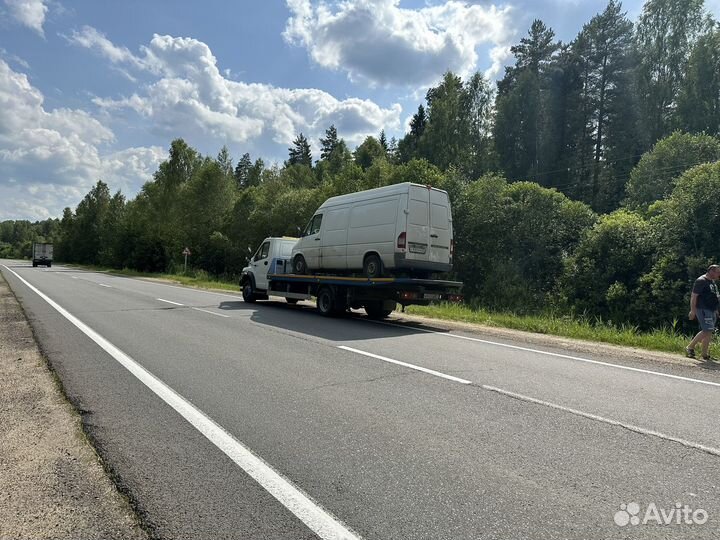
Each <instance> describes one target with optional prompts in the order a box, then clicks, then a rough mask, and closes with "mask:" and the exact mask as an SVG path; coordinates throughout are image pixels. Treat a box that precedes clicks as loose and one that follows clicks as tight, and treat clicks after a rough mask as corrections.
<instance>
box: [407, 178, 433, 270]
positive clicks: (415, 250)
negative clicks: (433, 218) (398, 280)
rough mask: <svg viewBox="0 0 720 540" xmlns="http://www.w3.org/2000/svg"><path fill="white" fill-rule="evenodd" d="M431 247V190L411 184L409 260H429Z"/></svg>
mask: <svg viewBox="0 0 720 540" xmlns="http://www.w3.org/2000/svg"><path fill="white" fill-rule="evenodd" d="M429 247H430V190H429V189H428V188H426V187H424V186H413V185H411V186H410V193H409V197H408V209H407V245H406V248H407V251H406V255H405V259H406V260H409V261H428V260H430V259H429V258H428V257H429Z"/></svg>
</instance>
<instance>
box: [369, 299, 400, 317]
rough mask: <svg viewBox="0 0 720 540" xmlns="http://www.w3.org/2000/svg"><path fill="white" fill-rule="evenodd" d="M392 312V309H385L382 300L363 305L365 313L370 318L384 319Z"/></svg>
mask: <svg viewBox="0 0 720 540" xmlns="http://www.w3.org/2000/svg"><path fill="white" fill-rule="evenodd" d="M392 312H393V310H392V309H385V308H384V307H383V305H382V302H373V303H372V304H367V305H365V313H367V316H368V317H369V318H371V319H376V320H379V319H386V318H387V316H388V315H390V314H391V313H392Z"/></svg>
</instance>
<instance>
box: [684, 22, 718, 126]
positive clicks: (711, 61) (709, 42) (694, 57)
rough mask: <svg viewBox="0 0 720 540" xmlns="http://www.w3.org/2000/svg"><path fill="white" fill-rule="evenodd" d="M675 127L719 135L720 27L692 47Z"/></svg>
mask: <svg viewBox="0 0 720 540" xmlns="http://www.w3.org/2000/svg"><path fill="white" fill-rule="evenodd" d="M677 124H678V126H679V127H680V128H681V129H683V130H685V131H689V132H692V133H707V134H710V135H720V26H718V27H716V28H714V29H713V30H711V31H710V32H708V33H707V34H706V35H704V36H702V37H701V38H700V39H699V40H698V42H697V43H696V44H695V47H694V48H693V51H692V54H691V55H690V60H689V61H688V69H687V76H686V77H685V80H684V81H683V84H682V86H681V88H680V95H679V96H678V107H677Z"/></svg>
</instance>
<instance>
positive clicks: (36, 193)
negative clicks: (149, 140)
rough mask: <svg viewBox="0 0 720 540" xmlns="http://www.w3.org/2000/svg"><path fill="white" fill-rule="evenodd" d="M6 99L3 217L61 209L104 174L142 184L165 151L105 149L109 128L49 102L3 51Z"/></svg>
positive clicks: (115, 185)
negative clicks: (48, 107)
mask: <svg viewBox="0 0 720 540" xmlns="http://www.w3.org/2000/svg"><path fill="white" fill-rule="evenodd" d="M0 104H1V107H2V110H3V114H2V115H0V220H3V219H10V218H11V217H24V218H27V217H34V218H44V217H49V216H58V215H60V212H61V211H62V208H63V207H64V206H73V207H74V206H75V205H77V203H78V202H79V201H80V199H81V198H82V196H83V195H84V194H85V193H86V192H87V190H88V189H89V188H90V187H91V186H92V185H93V184H94V183H95V182H97V180H98V179H101V178H102V179H103V180H105V181H106V182H108V183H109V184H110V186H111V188H112V189H123V190H124V191H126V192H134V191H137V189H138V188H139V187H140V185H142V183H143V182H144V181H147V180H149V179H150V178H151V175H152V171H154V170H155V168H156V167H157V165H158V163H159V162H160V161H161V159H162V157H163V156H164V152H163V150H162V149H160V148H157V147H152V148H129V149H126V150H122V151H114V152H111V151H109V150H107V149H106V147H107V146H108V145H109V144H110V143H112V142H113V141H114V140H115V137H114V134H113V132H112V131H111V130H110V129H109V128H107V127H106V126H104V125H103V124H101V123H100V122H99V121H98V120H96V119H95V118H93V117H92V116H90V114H88V113H87V112H85V111H82V110H77V109H66V108H61V109H54V110H52V111H47V110H45V107H44V97H43V95H42V93H41V92H40V91H39V90H38V89H37V88H35V87H34V86H32V85H31V84H30V81H29V80H28V78H27V76H26V75H25V74H23V73H18V72H16V71H13V70H12V69H11V68H10V66H9V65H8V64H7V63H6V62H5V61H4V60H2V59H0Z"/></svg>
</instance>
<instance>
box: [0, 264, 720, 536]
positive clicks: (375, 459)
mask: <svg viewBox="0 0 720 540" xmlns="http://www.w3.org/2000/svg"><path fill="white" fill-rule="evenodd" d="M2 265H6V266H2ZM0 270H1V271H2V273H3V275H4V276H5V279H6V280H7V281H8V282H9V284H10V286H11V287H12V289H13V291H14V292H15V294H16V295H17V296H18V298H19V299H20V301H21V303H22V305H23V306H24V308H25V310H26V313H27V314H28V317H29V319H30V322H31V324H32V326H33V328H34V330H35V333H36V335H37V338H38V341H39V343H40V346H41V349H42V350H43V352H44V353H45V354H46V355H47V356H48V358H49V359H50V361H51V363H52V365H53V367H54V369H55V370H56V371H57V373H58V375H59V377H60V379H61V380H62V383H63V385H64V388H65V390H66V392H67V394H68V396H69V398H70V399H71V400H72V402H73V403H75V404H76V406H77V407H78V408H79V409H80V410H81V411H82V414H83V418H84V422H85V424H86V428H87V430H88V432H89V434H90V436H91V437H92V439H94V442H95V444H96V447H97V448H98V449H99V452H100V454H101V455H102V457H103V458H104V460H105V461H106V463H107V465H108V467H109V468H110V469H111V470H112V472H113V474H114V476H115V478H116V481H117V482H118V483H119V485H120V486H121V487H122V489H123V490H125V491H126V493H127V494H128V495H129V496H130V497H131V499H132V501H133V502H134V504H135V506H136V507H137V509H138V511H139V513H140V514H141V516H142V519H143V520H144V522H145V523H146V524H147V526H148V527H149V528H150V530H151V531H152V533H153V534H154V535H155V536H156V537H158V538H208V539H210V538H212V539H216V538H253V539H254V538H258V539H266V538H268V539H269V538H283V539H296V538H316V537H322V538H342V537H346V538H353V537H354V538H366V539H379V538H383V539H416V538H417V539H420V538H426V539H474V538H498V539H508V538H533V539H544V538H653V539H656V538H689V537H692V538H717V537H718V535H719V530H718V528H719V525H720V399H719V398H720V373H718V372H715V371H712V370H701V369H699V368H691V367H682V366H676V367H672V366H669V365H666V364H654V363H652V362H639V361H632V360H628V359H623V358H608V357H607V356H604V357H600V356H597V357H593V356H589V355H578V354H573V353H572V352H568V351H564V350H561V349H551V348H542V349H540V348H538V347H535V346H530V345H527V344H525V343H522V342H510V341H499V340H497V339H494V338H487V339H486V338H483V337H482V336H480V335H477V334H464V333H462V332H447V331H444V330H440V329H435V328H433V327H430V326H423V327H420V328H417V327H412V326H407V325H397V324H380V323H374V322H371V321H368V320H366V319H365V318H364V317H362V316H359V315H357V316H352V317H347V318H343V319H325V318H322V317H320V316H319V315H317V314H315V313H314V311H313V310H312V309H311V308H310V307H309V304H308V305H306V306H300V305H298V306H289V305H286V304H284V303H283V302H282V301H278V302H269V303H262V302H260V303H257V304H254V305H249V304H245V303H243V301H242V298H241V297H239V296H238V295H234V294H232V293H229V294H219V293H214V292H207V291H200V290H194V289H187V288H182V287H177V286H172V285H166V284H162V283H157V282H149V281H144V280H139V279H131V278H125V277H116V276H108V275H105V274H99V273H92V272H83V271H78V270H75V269H70V268H64V267H62V266H53V268H51V269H43V268H32V267H31V265H29V264H28V263H25V262H17V261H0ZM48 300H50V301H52V302H53V304H54V306H55V307H53V305H51V304H49V303H48ZM58 308H59V309H60V311H58ZM73 321H75V322H73ZM83 330H84V331H83ZM629 503H637V505H638V507H635V506H633V505H631V506H630V507H628V508H627V510H631V511H632V515H631V514H627V513H625V512H624V510H625V509H626V507H625V506H621V505H627V504H629ZM676 505H679V506H680V507H681V508H680V510H678V509H677V506H676ZM685 505H687V507H688V508H689V509H690V511H689V512H688V513H687V517H688V521H690V523H684V521H685V515H683V514H682V510H683V508H685ZM653 508H655V509H656V510H657V511H656V512H653V511H652V509H653ZM638 509H639V511H638V512H635V510H638ZM671 512H673V513H672V514H671ZM693 512H695V513H694V514H693ZM693 515H694V516H695V520H694V521H693V519H692V516H693ZM647 516H649V521H648V520H645V519H644V518H646V517H647ZM631 517H637V518H638V519H639V520H640V523H639V524H637V525H633V524H632V523H629V524H627V525H624V526H621V525H618V524H617V523H616V521H615V518H617V520H618V521H619V522H620V523H623V521H624V520H629V519H630V518H631ZM703 518H705V519H703ZM663 520H667V521H669V522H670V523H658V522H659V521H660V522H662V521H663ZM643 521H645V523H643ZM703 521H704V522H703ZM678 522H680V523H678Z"/></svg>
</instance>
